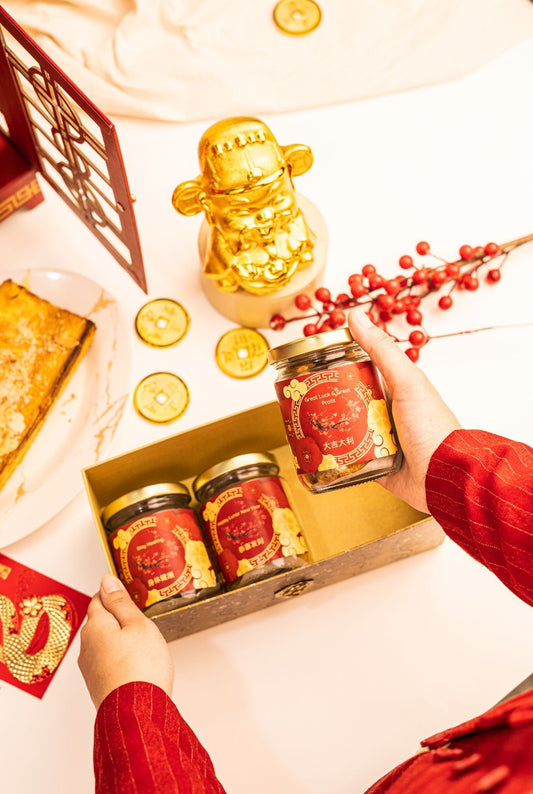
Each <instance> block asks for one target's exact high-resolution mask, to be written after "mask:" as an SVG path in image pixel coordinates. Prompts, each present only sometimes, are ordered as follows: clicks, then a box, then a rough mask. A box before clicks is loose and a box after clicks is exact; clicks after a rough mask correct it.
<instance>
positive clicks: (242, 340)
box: [215, 328, 268, 378]
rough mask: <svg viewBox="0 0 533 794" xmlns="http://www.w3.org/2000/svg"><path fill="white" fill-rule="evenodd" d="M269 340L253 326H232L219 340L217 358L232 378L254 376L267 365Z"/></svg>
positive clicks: (224, 370)
mask: <svg viewBox="0 0 533 794" xmlns="http://www.w3.org/2000/svg"><path fill="white" fill-rule="evenodd" d="M267 353H268V342H267V340H266V339H265V337H264V336H263V335H262V334H260V333H259V332H258V331H255V330H254V329H253V328H232V330H231V331H227V332H226V333H225V334H224V335H223V336H221V337H220V339H219V340H218V344H217V347H216V351H215V358H216V361H217V364H218V366H219V367H220V369H221V370H222V372H224V373H225V374H226V375H229V376H230V377H232V378H253V377H254V375H258V374H259V373H260V372H262V371H263V370H264V368H265V367H266V365H267Z"/></svg>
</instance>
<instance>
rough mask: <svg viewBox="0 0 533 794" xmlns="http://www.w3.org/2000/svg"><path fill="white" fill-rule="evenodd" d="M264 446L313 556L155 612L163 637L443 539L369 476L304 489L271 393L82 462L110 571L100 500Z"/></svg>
mask: <svg viewBox="0 0 533 794" xmlns="http://www.w3.org/2000/svg"><path fill="white" fill-rule="evenodd" d="M265 450H266V451H269V452H272V453H273V454H274V455H275V456H276V457H277V459H278V462H279V464H280V474H281V476H282V477H284V478H285V484H286V490H287V493H288V496H289V498H290V500H291V502H292V505H293V507H294V508H295V511H296V513H297V515H298V518H299V520H300V523H301V525H302V528H303V531H304V533H305V537H306V540H307V544H308V546H309V550H310V555H309V558H310V563H309V565H307V566H305V567H303V568H298V569H296V570H292V571H284V572H283V573H280V574H278V575H277V576H273V577H271V578H270V579H264V580H262V581H259V582H255V583H253V584H250V585H247V586H245V587H242V588H240V589H238V590H233V591H229V592H225V593H221V594H219V595H216V596H213V597H212V598H208V599H205V600H203V601H197V602H195V603H192V604H188V605H186V606H183V607H181V608H179V609H175V610H173V611H171V612H168V613H166V614H162V615H156V616H154V617H153V618H152V620H154V621H155V622H156V623H157V625H158V626H159V628H160V629H161V632H162V633H163V635H164V636H165V638H166V639H167V640H168V641H170V640H174V639H177V638H178V637H184V636H186V635H187V634H193V633H194V632H197V631H201V630H203V629H207V628H210V627H211V626H215V625H217V624H218V623H223V622H225V621H227V620H233V618H237V617H240V616H241V615H247V614H249V613H251V612H256V611H257V610H259V609H264V608H265V607H269V606H273V605H274V604H278V603H281V602H283V601H284V600H287V599H290V598H293V597H295V596H298V595H300V594H302V593H304V592H307V591H308V590H317V589H318V588H320V587H324V586H325V585H328V584H332V583H334V582H338V581H341V580H342V579H346V578H348V577H349V576H355V575H356V574H359V573H363V572H364V571H369V570H371V569H373V568H378V567H380V566H382V565H386V564H388V563H390V562H393V561H395V560H400V559H403V558H404V557H409V556H411V555H413V554H417V553H418V552H421V551H426V550H427V549H431V548H434V547H435V546H438V545H439V544H440V543H442V540H443V538H444V533H443V531H442V529H441V528H440V527H439V525H438V524H437V522H436V521H435V520H434V519H433V518H431V516H428V515H427V514H425V513H421V512H419V511H418V510H415V509H414V508H412V507H410V506H409V505H408V504H406V503H405V502H403V501H402V500H401V499H397V498H396V497H395V496H393V495H392V494H390V493H389V492H388V491H386V490H385V489H384V488H382V487H381V486H380V485H378V484H377V483H375V482H370V483H363V484H361V485H357V486H353V487H351V488H342V489H339V490H336V491H331V492H329V493H323V494H318V495H317V494H312V493H310V492H309V491H307V490H306V489H305V488H304V487H303V486H302V485H301V484H300V483H299V481H298V478H297V476H296V472H295V470H294V466H293V463H292V457H291V454H290V450H289V448H288V446H287V442H286V438H285V431H284V426H283V421H282V419H281V414H280V411H279V406H278V404H277V402H269V403H265V404H264V405H259V406H257V407H255V408H251V409H250V410H247V411H243V412H241V413H237V414H232V415H231V416H227V417H225V418H223V419H220V420H218V421H216V422H211V423H209V424H206V425H202V426H200V427H196V428H193V429H192V430H188V431H186V432H184V433H179V434H177V435H174V436H170V437H169V438H166V439H164V440H162V441H157V442H155V443H153V444H148V445H146V446H143V447H139V448H138V449H135V450H133V451H132V452H128V453H126V454H123V455H119V456H117V457H114V458H110V459H109V460H106V461H103V462H101V463H98V464H96V465H94V466H90V467H89V468H87V469H85V470H84V471H83V478H84V482H85V488H86V490H87V495H88V498H89V502H90V505H91V509H92V512H93V515H94V520H95V523H96V527H97V530H98V533H99V535H100V539H101V541H102V547H103V549H104V554H105V556H106V559H107V562H108V565H109V569H110V571H111V572H112V573H115V574H116V570H115V566H114V562H113V559H112V557H111V553H110V551H109V548H108V545H107V537H106V533H105V530H104V527H103V525H102V521H101V511H102V508H103V507H105V505H107V504H108V503H109V502H111V501H113V500H114V499H117V498H118V497H120V496H122V495H123V494H124V493H126V492H128V491H132V490H135V489H137V488H142V487H143V486H145V485H147V484H149V483H156V482H175V481H181V482H184V483H185V484H187V485H188V486H189V487H190V485H191V483H192V480H193V479H194V477H195V476H196V475H197V474H198V473H199V472H201V471H203V470H204V469H206V468H208V467H209V466H211V465H213V464H214V463H217V462H218V461H221V460H224V459H226V458H230V457H233V456H235V455H240V454H243V453H246V452H259V451H265Z"/></svg>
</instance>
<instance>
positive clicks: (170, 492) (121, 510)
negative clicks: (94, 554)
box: [102, 482, 221, 617]
mask: <svg viewBox="0 0 533 794" xmlns="http://www.w3.org/2000/svg"><path fill="white" fill-rule="evenodd" d="M190 501H191V495H190V493H189V490H188V488H187V486H186V485H184V484H183V483H181V482H164V483H154V484H151V485H146V486H145V487H144V488H139V489H137V490H134V491H129V492H128V493H125V494H123V495H122V496H120V497H119V498H118V499H115V500H114V501H112V502H110V503H109V504H108V505H107V506H106V507H104V509H103V511H102V523H103V524H104V527H105V529H106V531H107V536H108V538H107V539H108V544H109V548H110V550H111V554H112V556H113V559H114V562H115V567H116V570H117V573H118V575H119V577H120V579H121V580H122V582H123V583H124V586H125V587H126V589H127V590H128V592H129V594H130V595H131V597H132V598H133V600H134V601H135V603H136V604H137V606H138V607H139V608H140V609H142V610H143V612H144V613H145V614H146V615H148V616H149V617H151V616H153V615H158V614H161V613H162V612H169V611H171V610H173V609H176V608H177V607H181V606H185V605H186V604H189V603H191V602H192V601H196V600H199V599H201V598H208V597H209V596H211V595H215V594H216V593H218V592H219V591H220V590H221V585H220V583H219V582H218V580H217V574H216V573H215V569H214V566H213V563H212V561H211V558H210V556H209V553H208V551H207V546H206V543H205V541H204V536H203V532H202V529H201V527H200V525H199V523H198V520H197V518H196V514H195V512H194V510H192V509H191V508H190V507H189V503H190Z"/></svg>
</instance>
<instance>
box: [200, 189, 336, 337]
mask: <svg viewBox="0 0 533 794" xmlns="http://www.w3.org/2000/svg"><path fill="white" fill-rule="evenodd" d="M296 196H297V200H298V206H299V208H300V209H301V211H302V212H303V215H304V217H305V220H306V223H307V225H308V227H309V228H310V229H311V230H312V231H313V232H314V234H315V235H316V242H315V247H314V249H313V253H314V260H313V262H312V264H311V265H309V267H306V268H305V269H304V270H299V271H298V272H297V273H295V274H294V276H293V277H292V278H291V280H290V282H289V283H288V284H287V286H286V287H283V288H282V289H280V290H277V291H276V292H273V293H271V294H270V295H252V294H251V293H249V292H246V291H245V290H243V289H238V290H237V291H236V292H223V291H222V290H220V289H219V288H218V287H217V285H216V283H215V281H214V280H213V279H212V278H209V277H208V276H206V275H205V273H203V272H202V273H201V275H200V280H201V284H202V289H203V291H204V293H205V295H206V297H207V300H208V301H209V303H210V304H211V305H212V306H213V307H214V308H215V309H216V310H217V312H219V313H220V314H222V315H223V316H224V317H227V318H228V320H232V321H233V322H234V323H237V324H238V325H244V326H246V327H247V328H269V326H270V318H271V317H272V316H273V315H274V314H282V315H286V314H292V313H293V311H294V299H295V297H296V296H297V295H298V294H299V293H300V292H307V293H310V292H312V291H313V290H314V289H316V287H319V286H321V282H322V276H323V273H324V269H325V267H326V258H327V249H328V232H327V227H326V223H325V221H324V218H323V217H322V215H321V214H320V212H319V211H318V209H317V208H316V207H315V205H314V204H313V203H312V202H311V201H309V199H307V198H305V196H302V195H301V194H299V193H297V194H296ZM210 231H211V227H210V226H209V224H208V223H207V221H204V222H203V223H202V226H201V227H200V234H199V236H198V247H199V250H200V259H201V261H202V262H204V261H205V250H206V247H207V242H208V239H209V233H210ZM291 310H292V311H291Z"/></svg>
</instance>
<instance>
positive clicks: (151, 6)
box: [4, 0, 533, 121]
mask: <svg viewBox="0 0 533 794" xmlns="http://www.w3.org/2000/svg"><path fill="white" fill-rule="evenodd" d="M275 2H276V0H79V1H78V2H69V1H68V0H49V1H48V2H44V1H43V2H38V1H36V0H8V2H5V3H4V7H5V8H6V10H7V11H8V12H9V13H10V14H12V16H14V17H15V19H16V20H17V21H18V22H19V24H21V25H22V26H23V27H24V28H25V29H26V30H27V31H28V32H29V33H30V35H32V36H33V37H34V38H35V39H36V40H37V41H38V43H39V44H40V45H41V46H42V47H43V48H44V49H45V50H46V51H47V52H48V54H49V55H50V56H51V57H52V58H53V59H54V60H55V61H56V62H57V63H58V64H59V66H60V67H61V68H63V70H64V71H66V72H67V74H68V75H69V76H70V77H71V78H72V79H73V80H74V81H75V82H77V83H78V84H79V85H80V87H81V88H82V89H83V90H84V91H85V92H86V93H87V94H88V95H89V96H90V97H91V99H92V100H93V101H94V102H95V103H96V104H97V105H98V106H99V107H100V108H101V109H102V110H104V111H105V112H107V113H110V114H119V115H129V116H139V117H145V118H156V119H167V120H171V121H193V120H198V119H204V118H214V117H221V116H228V115H233V114H241V113H243V114H261V113H276V112H282V111H288V110H297V109H301V108H308V107H315V106H320V105H327V104H331V103H337V102H344V101H349V100H354V99H360V98H364V97H370V96H377V95H382V94H386V93H390V92H394V91H401V90H405V89H409V88H414V87H417V86H422V85H428V84H431V83H436V82H442V81H447V80H450V79H453V78H457V77H460V76H461V75H463V74H466V73H467V72H469V71H471V70H472V69H475V68H476V67H478V66H480V65H481V64H483V63H485V62H487V61H488V60H490V59H491V58H494V57H495V56H497V55H499V54H500V53H502V52H503V51H505V50H506V49H509V48H511V47H513V46H514V45H515V44H518V43H519V42H521V41H523V40H524V39H526V38H529V37H532V36H533V3H532V2H530V0H321V6H322V22H321V24H320V26H319V27H318V28H317V29H316V30H315V31H313V32H312V33H310V34H308V35H306V36H302V37H292V36H288V35H287V34H284V33H282V32H281V31H280V30H278V28H277V27H276V26H275V24H274V22H273V18H272V11H273V8H274V5H275Z"/></svg>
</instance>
